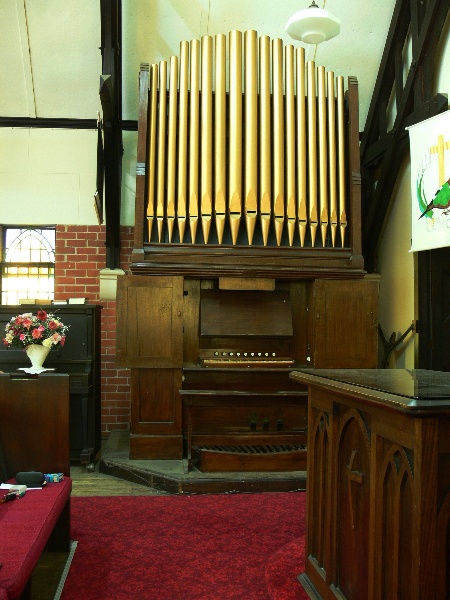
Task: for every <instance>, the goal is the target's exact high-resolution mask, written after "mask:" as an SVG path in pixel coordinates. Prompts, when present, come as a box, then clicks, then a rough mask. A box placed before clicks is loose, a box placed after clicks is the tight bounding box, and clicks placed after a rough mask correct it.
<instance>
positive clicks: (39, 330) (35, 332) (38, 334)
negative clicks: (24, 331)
mask: <svg viewBox="0 0 450 600" xmlns="http://www.w3.org/2000/svg"><path fill="white" fill-rule="evenodd" d="M43 331H45V327H42V325H39V327H36V329H33V332H32V334H31V335H32V336H33V339H34V340H39V339H40V338H41V337H42V332H43Z"/></svg>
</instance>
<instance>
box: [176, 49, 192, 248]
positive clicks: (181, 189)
mask: <svg viewBox="0 0 450 600" xmlns="http://www.w3.org/2000/svg"><path fill="white" fill-rule="evenodd" d="M188 77H189V44H188V42H181V44H180V110H179V121H178V161H177V169H178V185H177V188H178V199H177V219H178V235H179V238H180V243H182V242H183V239H184V232H185V227H186V198H187V192H186V183H187V127H188Z"/></svg>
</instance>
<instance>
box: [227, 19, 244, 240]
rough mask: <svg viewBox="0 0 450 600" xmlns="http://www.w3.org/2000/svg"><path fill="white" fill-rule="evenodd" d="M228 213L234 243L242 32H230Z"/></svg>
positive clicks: (239, 194)
mask: <svg viewBox="0 0 450 600" xmlns="http://www.w3.org/2000/svg"><path fill="white" fill-rule="evenodd" d="M229 148H230V149H229V162H230V172H229V182H230V183H229V215H230V217H229V218H230V227H231V238H232V242H233V245H234V244H236V241H237V236H238V231H239V224H240V220H241V211H242V202H241V197H242V34H241V32H240V31H231V32H230V146H229Z"/></svg>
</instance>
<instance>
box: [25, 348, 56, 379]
mask: <svg viewBox="0 0 450 600" xmlns="http://www.w3.org/2000/svg"><path fill="white" fill-rule="evenodd" d="M25 352H26V353H27V356H28V358H29V359H30V361H31V366H32V370H33V371H36V372H39V371H45V369H44V366H43V365H44V361H45V359H46V358H47V354H48V353H49V352H50V348H47V346H41V345H40V344H30V345H29V346H27V347H26V348H25Z"/></svg>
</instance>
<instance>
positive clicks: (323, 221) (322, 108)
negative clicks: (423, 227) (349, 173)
mask: <svg viewBox="0 0 450 600" xmlns="http://www.w3.org/2000/svg"><path fill="white" fill-rule="evenodd" d="M317 104H318V110H319V187H320V194H319V196H320V228H321V232H322V246H323V247H325V242H326V239H327V230H328V178H327V177H328V165H327V150H328V147H327V104H326V87H325V68H324V67H322V66H320V67H318V69H317Z"/></svg>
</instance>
